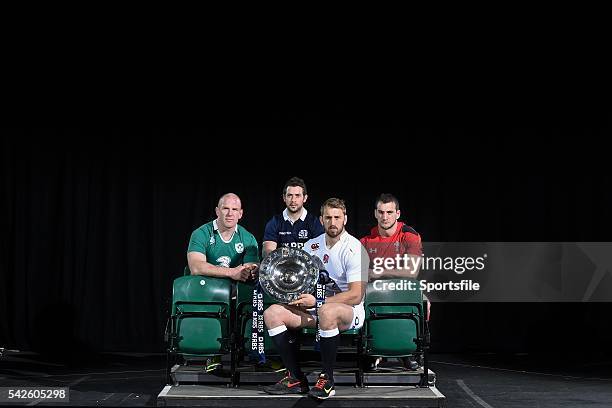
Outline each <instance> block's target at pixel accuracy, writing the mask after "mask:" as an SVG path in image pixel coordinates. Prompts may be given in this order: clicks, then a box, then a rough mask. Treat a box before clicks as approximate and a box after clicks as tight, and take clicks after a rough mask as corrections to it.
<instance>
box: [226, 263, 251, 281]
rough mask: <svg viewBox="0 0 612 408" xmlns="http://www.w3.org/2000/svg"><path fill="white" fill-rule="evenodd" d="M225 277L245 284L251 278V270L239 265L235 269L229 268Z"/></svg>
mask: <svg viewBox="0 0 612 408" xmlns="http://www.w3.org/2000/svg"><path fill="white" fill-rule="evenodd" d="M227 275H228V277H230V278H232V279H233V280H237V281H241V282H245V281H246V280H247V279H248V278H249V276H251V269H250V268H249V267H248V266H247V265H240V266H237V267H235V268H229V270H228V271H227Z"/></svg>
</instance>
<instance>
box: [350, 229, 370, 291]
mask: <svg viewBox="0 0 612 408" xmlns="http://www.w3.org/2000/svg"><path fill="white" fill-rule="evenodd" d="M346 255H347V256H346V281H347V282H348V283H351V282H359V281H362V282H367V281H368V267H369V266H370V258H369V257H368V252H367V251H366V250H365V248H364V247H363V245H361V242H359V241H358V240H357V239H355V240H353V241H352V242H351V243H350V244H349V248H348V249H347V251H346Z"/></svg>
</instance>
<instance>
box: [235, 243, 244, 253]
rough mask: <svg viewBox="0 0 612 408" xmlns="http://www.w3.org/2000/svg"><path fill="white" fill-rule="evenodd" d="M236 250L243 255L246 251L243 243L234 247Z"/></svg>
mask: <svg viewBox="0 0 612 408" xmlns="http://www.w3.org/2000/svg"><path fill="white" fill-rule="evenodd" d="M234 248H236V252H238V253H239V254H241V253H242V251H244V244H243V243H242V242H238V243H237V244H236V245H234Z"/></svg>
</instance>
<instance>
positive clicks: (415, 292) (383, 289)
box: [365, 279, 423, 357]
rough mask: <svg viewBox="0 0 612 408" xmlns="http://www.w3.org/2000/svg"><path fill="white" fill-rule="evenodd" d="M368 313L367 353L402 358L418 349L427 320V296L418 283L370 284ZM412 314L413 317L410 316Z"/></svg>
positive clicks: (400, 281) (380, 281) (366, 299)
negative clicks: (424, 308)
mask: <svg viewBox="0 0 612 408" xmlns="http://www.w3.org/2000/svg"><path fill="white" fill-rule="evenodd" d="M408 282H413V283H412V284H409V283H408ZM365 312H366V325H365V327H366V331H367V333H366V335H367V337H368V340H367V345H366V353H367V354H369V355H375V356H385V357H399V356H407V355H410V354H411V353H413V352H414V351H416V350H417V343H416V342H415V338H416V337H417V336H418V334H419V332H420V329H419V327H420V326H421V324H422V321H423V293H422V292H421V290H420V289H419V282H418V281H416V280H409V279H388V280H379V281H376V282H373V283H369V284H368V287H367V290H366V298H365ZM410 315H411V316H413V317H412V318H409V317H407V316H410Z"/></svg>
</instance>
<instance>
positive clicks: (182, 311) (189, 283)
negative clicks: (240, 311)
mask: <svg viewBox="0 0 612 408" xmlns="http://www.w3.org/2000/svg"><path fill="white" fill-rule="evenodd" d="M231 293H232V283H231V280H230V279H222V278H213V277H208V276H195V275H194V276H192V275H189V276H182V277H180V278H177V279H175V280H174V284H173V289H172V304H171V315H170V318H169V320H168V324H167V327H166V339H167V341H168V357H169V358H168V376H169V378H170V369H171V363H170V362H171V361H172V362H174V361H175V360H176V357H177V356H181V357H183V359H184V360H188V359H190V358H197V357H214V356H221V355H223V354H225V353H227V352H229V351H230V349H231V333H232V329H231V327H232V324H231Z"/></svg>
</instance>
